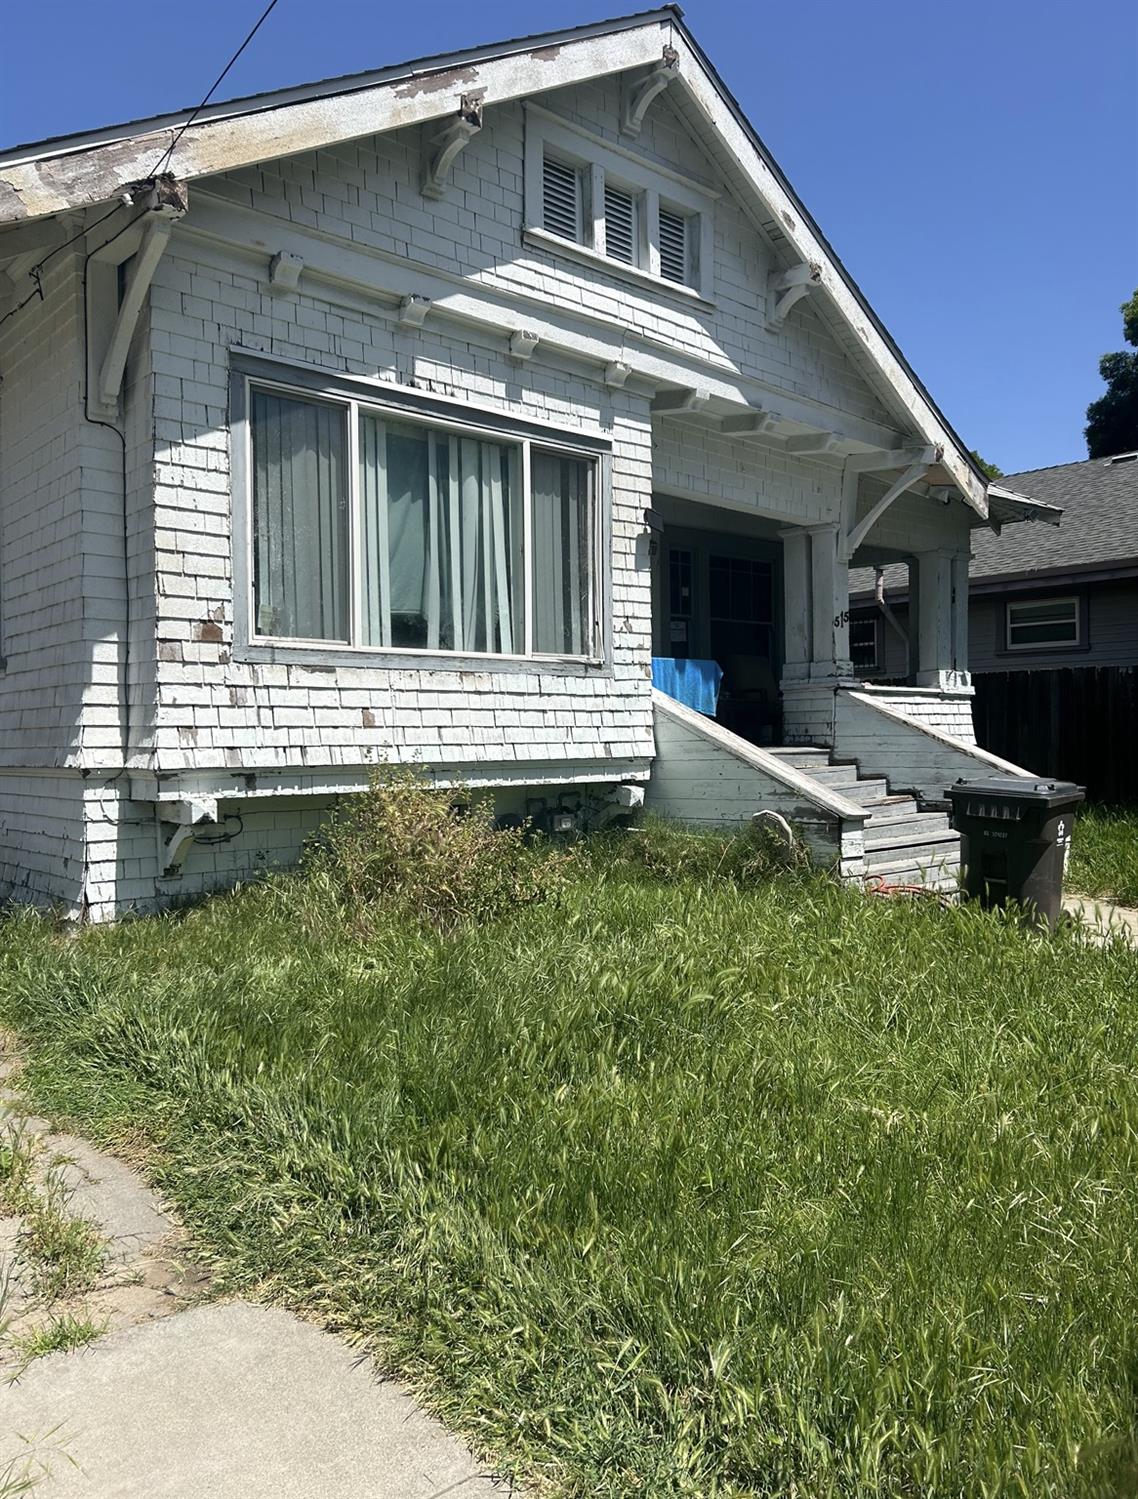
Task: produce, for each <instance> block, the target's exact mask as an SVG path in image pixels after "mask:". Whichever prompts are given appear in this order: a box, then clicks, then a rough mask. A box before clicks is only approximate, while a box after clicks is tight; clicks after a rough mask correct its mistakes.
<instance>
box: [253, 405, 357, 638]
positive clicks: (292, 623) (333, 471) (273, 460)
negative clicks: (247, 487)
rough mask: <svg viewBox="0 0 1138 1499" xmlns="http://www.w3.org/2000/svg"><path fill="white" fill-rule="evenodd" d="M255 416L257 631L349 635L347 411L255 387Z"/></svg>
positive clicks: (300, 635)
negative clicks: (345, 456) (345, 424)
mask: <svg viewBox="0 0 1138 1499" xmlns="http://www.w3.org/2000/svg"><path fill="white" fill-rule="evenodd" d="M251 419H252V432H253V595H254V616H255V617H254V628H255V630H256V633H257V634H258V635H276V636H283V637H286V638H290V639H297V640H347V639H348V553H349V537H348V525H349V523H348V495H347V484H346V483H345V458H344V447H345V441H344V439H345V432H344V412H343V409H342V408H341V407H336V406H333V405H330V404H327V403H325V402H321V401H305V400H297V399H294V398H292V397H289V396H279V395H275V394H273V393H272V392H270V391H265V390H257V389H254V390H253V392H252V411H251Z"/></svg>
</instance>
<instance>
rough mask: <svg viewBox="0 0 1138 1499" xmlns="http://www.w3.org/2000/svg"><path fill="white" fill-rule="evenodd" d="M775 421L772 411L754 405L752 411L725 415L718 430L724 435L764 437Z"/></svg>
mask: <svg viewBox="0 0 1138 1499" xmlns="http://www.w3.org/2000/svg"><path fill="white" fill-rule="evenodd" d="M777 421H778V417H777V416H776V415H775V414H774V412H773V411H763V410H761V409H760V408H759V407H755V408H754V409H753V410H752V411H741V412H739V413H738V414H737V415H735V416H725V417H724V418H723V420H722V421H721V422H720V424H719V430H720V431H721V432H722V433H723V435H724V436H725V437H765V436H766V435H767V433H768V432H770V431H771V430H772V429H773V428H774V426H775V424H776V422H777Z"/></svg>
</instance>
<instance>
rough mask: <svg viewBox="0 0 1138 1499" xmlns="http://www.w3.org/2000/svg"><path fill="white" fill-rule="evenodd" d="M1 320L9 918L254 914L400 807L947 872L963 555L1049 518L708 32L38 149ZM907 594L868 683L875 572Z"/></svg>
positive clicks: (346, 87)
mask: <svg viewBox="0 0 1138 1499" xmlns="http://www.w3.org/2000/svg"><path fill="white" fill-rule="evenodd" d="M0 288H2V292H0V317H2V318H3V322H2V323H0V376H2V384H0V629H2V644H0V650H2V654H3V670H2V672H0V761H2V763H0V891H2V892H3V893H7V894H12V895H15V896H16V897H17V898H21V899H33V900H36V901H39V902H52V903H57V904H58V905H59V906H60V907H62V908H63V909H65V910H67V911H70V912H72V913H74V914H77V915H81V916H86V917H88V918H91V919H105V918H109V917H112V916H114V915H115V914H116V913H120V912H123V911H125V910H127V909H131V908H137V909H146V908H150V907H153V906H154V905H156V904H160V903H161V902H162V901H163V900H169V899H170V898H172V897H177V896H181V895H185V894H190V893H195V892H198V891H201V890H204V889H208V888H211V887H215V886H219V885H223V884H226V883H232V882H233V881H235V880H237V879H240V878H242V877H245V876H248V875H251V874H253V873H255V872H256V871H257V870H258V869H261V868H263V867H266V866H268V865H271V864H274V863H281V862H287V861H289V860H292V859H294V858H295V857H296V855H297V852H298V850H299V848H300V846H301V844H302V841H303V840H304V838H305V837H306V836H307V835H308V834H309V833H310V832H311V831H312V829H313V828H314V827H316V826H317V825H318V823H319V821H320V819H321V817H322V816H324V815H325V814H326V812H327V809H328V808H329V807H330V806H331V805H332V803H333V802H334V800H335V799H336V798H338V797H342V796H344V795H346V794H349V793H351V792H353V791H358V790H359V789H361V788H362V787H363V786H365V785H366V783H367V779H368V775H369V770H370V768H371V767H373V766H374V765H376V764H377V763H388V762H413V763H416V764H419V765H421V766H422V767H424V769H425V770H426V771H427V772H428V773H429V774H430V775H432V776H434V777H435V778H436V779H437V780H438V781H439V782H440V783H442V784H458V783H460V782H461V783H463V784H464V785H466V786H468V787H472V788H490V789H492V790H493V792H494V795H495V796H496V798H497V800H498V802H499V803H500V807H501V810H502V812H503V814H506V813H515V814H516V813H519V812H521V813H526V812H528V813H529V814H531V815H533V816H534V817H535V818H536V819H537V821H538V822H539V823H542V824H545V825H548V824H551V823H555V824H556V825H557V826H559V827H569V826H576V825H583V824H587V823H589V822H597V821H604V820H606V819H608V818H611V817H613V816H624V815H627V814H628V813H629V812H630V811H632V810H633V809H635V807H637V806H638V805H640V804H641V802H643V801H644V799H645V797H646V798H647V803H648V805H649V806H651V805H656V806H657V807H658V808H660V809H661V810H662V811H664V812H666V813H670V814H673V815H675V816H679V817H684V818H689V819H691V820H693V821H696V822H701V823H732V822H735V823H739V822H742V821H744V820H746V819H747V818H749V817H750V816H751V815H752V814H753V813H754V812H756V811H758V810H761V809H764V808H770V809H774V810H778V811H782V812H783V813H785V814H787V815H789V816H790V817H792V818H793V819H794V820H795V821H797V822H798V823H799V825H800V826H801V827H802V829H803V831H804V833H805V834H806V836H807V837H808V838H809V840H810V842H811V844H812V845H813V846H814V847H815V848H816V849H817V850H818V851H819V852H820V853H823V854H828V855H829V856H831V857H832V858H834V859H835V860H837V861H839V863H840V869H841V872H842V874H843V875H844V876H845V877H846V878H849V879H860V878H863V877H865V876H866V875H867V874H869V875H879V876H881V877H884V878H896V879H902V878H914V877H922V872H923V877H927V878H930V879H937V878H942V877H944V876H945V874H946V873H948V872H950V871H951V869H952V867H953V864H954V861H955V859H956V851H957V844H956V838H955V835H954V834H953V833H951V831H950V830H949V829H948V826H947V823H946V821H945V819H944V817H943V815H942V814H941V811H939V810H938V809H937V808H936V807H935V805H933V806H930V803H935V802H936V801H937V799H938V798H939V797H941V795H942V794H943V789H944V786H945V785H946V783H948V782H949V781H951V780H954V779H956V778H957V777H958V776H961V775H969V774H973V773H976V772H981V773H982V772H984V771H985V770H988V769H990V768H992V766H993V765H1000V764H1001V762H998V761H994V759H993V757H991V756H988V755H985V754H984V753H983V752H981V751H979V750H977V748H976V746H975V741H974V739H973V735H972V727H971V713H970V698H969V693H970V688H969V679H968V673H967V670H966V661H967V641H966V638H965V637H966V629H967V595H968V590H967V573H968V557H969V534H970V532H971V530H972V529H973V528H975V527H977V526H984V525H988V524H1000V523H1006V522H1010V521H1016V520H1020V519H1024V518H1036V519H1039V518H1043V519H1048V518H1049V519H1056V518H1057V512H1055V511H1053V510H1049V509H1048V507H1046V506H1039V505H1036V504H1034V503H1033V502H1032V501H1031V500H1028V499H1025V498H1023V497H1021V496H1017V495H1013V494H1011V493H1009V492H1007V491H1002V490H997V489H995V488H991V487H989V486H988V484H987V483H986V481H985V479H984V477H983V475H982V474H981V473H979V472H978V471H977V470H976V468H975V466H974V464H973V463H972V462H971V461H970V459H969V457H968V453H967V451H966V450H965V448H964V446H963V445H962V443H961V441H960V439H959V438H957V436H956V435H955V434H954V432H953V431H952V429H951V428H950V427H949V425H948V424H947V422H946V421H945V419H944V417H943V416H942V415H941V414H940V412H939V411H938V410H937V407H936V406H935V404H934V403H933V401H932V398H931V397H930V396H929V394H928V393H927V391H926V390H925V389H924V387H923V386H922V385H921V383H920V381H919V380H918V379H917V377H916V375H915V374H914V373H913V371H912V370H911V369H910V368H909V366H908V364H907V363H906V362H905V359H904V357H903V356H902V354H901V353H900V351H899V350H898V348H897V347H896V345H895V344H894V343H893V342H892V341H891V339H890V337H889V335H888V334H887V332H886V331H885V329H884V328H883V327H882V325H881V323H880V322H879V321H878V319H877V318H876V317H875V315H874V313H873V311H872V310H871V308H870V307H869V306H868V305H867V303H866V301H865V299H864V297H863V296H862V295H861V293H860V292H859V291H858V289H857V287H856V286H855V285H854V283H853V282H852V281H851V279H850V277H849V275H848V274H847V273H846V271H845V270H844V269H843V268H842V266H841V264H840V262H839V261H838V260H837V258H836V256H835V255H834V252H833V251H832V250H831V248H830V247H829V245H828V244H827V242H826V240H825V239H824V237H823V236H822V233H821V231H820V230H819V229H818V227H817V226H816V225H815V224H814V222H813V220H812V219H811V217H810V215H809V213H808V212H807V211H806V209H805V208H804V207H803V206H802V204H801V203H800V202H799V200H798V199H797V197H796V196H795V194H794V192H793V190H792V188H791V187H790V185H789V184H788V183H787V181H786V179H785V178H784V177H783V175H782V173H781V172H780V171H779V169H778V167H777V166H776V165H775V163H774V162H773V161H772V159H771V157H770V155H769V153H768V152H767V150H766V149H765V147H764V146H763V144H762V142H761V141H760V140H759V138H758V136H757V135H756V134H755V131H754V129H753V128H752V126H751V125H750V124H749V122H748V121H747V120H746V119H745V118H744V117H743V115H742V114H741V112H740V110H739V108H738V106H737V105H736V104H735V102H734V101H733V99H732V98H731V96H730V94H729V93H728V91H727V90H726V88H725V87H724V85H723V83H722V82H721V81H720V79H719V78H718V77H717V75H716V73H715V71H714V69H713V68H712V66H711V65H710V63H709V62H708V60H707V58H706V57H705V56H704V55H703V53H702V52H701V51H700V48H699V46H698V45H697V43H696V42H695V41H694V40H693V38H692V36H691V34H690V33H689V32H688V30H687V29H686V28H685V26H684V25H683V23H682V21H681V19H680V12H679V11H678V10H676V9H675V8H673V7H671V6H667V7H664V8H662V9H659V10H655V11H650V12H647V13H644V14H641V15H636V16H630V17H627V18H624V19H620V20H614V21H610V22H606V23H603V24H599V25H593V26H586V27H580V28H577V29H575V30H570V31H563V32H557V33H553V34H548V35H543V36H537V37H529V38H525V39H522V40H519V41H512V42H507V43H502V44H500V45H495V46H488V47H483V48H479V49H477V50H473V51H468V52H463V53H458V54H452V55H449V56H441V57H432V58H428V59H425V60H423V61H420V62H415V63H410V64H405V65H401V66H397V67H389V68H383V69H380V70H378V71H375V72H371V73H363V74H360V75H358V76H353V77H350V78H344V79H337V80H335V81H333V82H330V83H320V84H316V85H313V86H310V87H302V88H288V89H284V90H282V91H280V92H279V93H270V94H262V95H258V96H257V97H255V98H251V99H242V100H238V101H235V102H231V103H225V104H216V105H212V106H210V107H208V108H206V109H204V110H202V111H201V112H200V113H198V114H196V115H195V116H194V117H192V118H190V117H188V116H187V115H184V114H183V115H170V116H165V117H162V118H158V119H153V120H146V121H142V122H136V123H132V124H129V125H124V126H114V127H110V128H107V129H102V130H95V131H92V132H90V133H88V134H85V135H82V136H72V137H66V138H63V139H58V140H52V141H48V142H44V143H40V144H36V145H31V146H27V147H23V148H18V149H13V150H8V151H6V152H4V153H0ZM935 305H936V304H935V299H932V300H930V303H929V308H930V312H929V316H930V317H932V316H935V315H936V314H935V311H934V309H935ZM946 336H948V337H951V336H954V335H953V330H946ZM898 561H905V562H908V564H909V576H910V587H911V594H910V597H911V598H913V599H915V600H916V601H917V602H916V603H915V606H914V607H913V608H912V609H911V610H910V614H911V617H912V618H913V621H914V624H913V634H914V650H913V661H914V663H915V680H914V684H913V686H912V687H907V688H898V687H889V688H883V687H875V686H870V685H867V684H865V683H863V682H860V681H858V680H857V678H856V677H855V675H854V672H853V669H852V666H851V661H850V645H849V630H848V618H849V588H848V569H849V567H850V565H851V564H852V565H856V566H862V565H882V564H888V563H893V562H898ZM720 672H721V673H722V682H721V683H719V691H718V697H717V698H716V696H715V693H714V685H715V682H716V681H717V680H718V677H719V674H720ZM654 673H655V681H656V683H657V684H658V685H657V686H654ZM685 683H687V684H689V685H690V687H691V688H692V690H693V692H695V693H697V694H699V693H702V694H703V695H704V697H705V698H707V694H708V692H709V691H710V698H709V699H708V700H705V701H702V702H701V701H699V699H698V696H695V697H693V698H692V699H691V701H690V702H687V703H685V702H684V701H681V700H680V699H683V698H684V697H685V696H686V693H687V689H686V688H685V686H684V684H685ZM665 686H666V687H668V689H669V691H668V692H665V691H661V690H660V688H661V687H665ZM669 692H670V693H671V694H673V695H669ZM697 707H702V708H703V710H704V711H697Z"/></svg>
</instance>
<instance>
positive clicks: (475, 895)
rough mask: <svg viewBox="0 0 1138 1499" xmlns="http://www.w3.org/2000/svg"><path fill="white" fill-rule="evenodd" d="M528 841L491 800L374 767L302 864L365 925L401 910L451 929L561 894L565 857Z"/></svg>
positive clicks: (523, 829) (409, 772) (408, 772)
mask: <svg viewBox="0 0 1138 1499" xmlns="http://www.w3.org/2000/svg"><path fill="white" fill-rule="evenodd" d="M531 839H532V830H531V829H530V827H529V826H528V825H527V824H525V823H522V824H520V825H518V826H507V827H500V826H498V825H496V822H495V817H494V809H493V805H492V803H491V802H490V801H489V800H488V799H486V798H484V797H478V796H473V797H471V796H468V795H467V794H465V793H463V792H461V791H459V792H456V791H453V790H441V789H437V788H435V787H433V786H431V785H429V784H428V783H427V782H426V781H425V780H424V779H423V777H422V775H421V774H420V773H419V772H417V771H415V770H413V769H403V770H400V769H390V768H385V769H382V770H380V769H377V770H375V771H373V773H372V776H371V780H370V784H369V787H368V790H367V792H366V793H364V794H363V795H361V796H353V797H351V798H349V799H347V800H346V801H345V802H344V803H343V805H342V806H341V807H339V808H338V809H337V810H336V812H335V813H334V814H333V815H332V817H331V818H330V819H329V820H328V822H327V824H326V825H325V826H324V827H323V828H322V829H321V831H320V833H319V834H318V836H317V837H316V839H315V840H314V841H313V844H312V846H311V847H310V849H309V850H308V852H307V856H306V860H305V867H306V871H307V874H308V877H309V879H310V881H314V882H316V884H317V885H318V886H323V887H324V888H325V889H326V890H328V891H331V892H335V893H336V895H337V896H338V897H339V902H340V904H341V906H342V908H343V909H344V910H346V912H347V913H348V914H349V916H350V919H351V920H352V921H353V922H354V923H355V924H357V925H359V926H362V927H363V928H364V929H371V928H373V927H374V926H375V925H376V923H377V922H383V921H386V920H388V919H390V917H391V916H392V915H393V914H395V915H399V916H402V917H411V918H413V919H415V920H423V921H426V922H429V923H431V924H432V925H434V926H436V927H438V928H439V929H440V930H443V931H453V930H455V929H456V928H458V927H461V926H463V925H467V924H477V923H479V922H487V921H493V920H495V919H497V918H498V917H501V916H503V915H506V914H507V913H508V912H510V911H514V910H518V909H521V908H524V907H526V906H531V905H535V904H537V903H539V902H542V901H546V900H548V899H549V898H550V897H551V896H553V895H554V894H555V893H556V892H557V890H558V889H559V888H560V887H561V885H562V883H563V880H564V877H565V871H566V864H567V855H566V854H565V853H563V852H555V851H554V850H552V849H551V848H550V847H549V846H548V845H543V846H540V847H533V846H531Z"/></svg>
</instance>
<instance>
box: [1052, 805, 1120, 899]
mask: <svg viewBox="0 0 1138 1499" xmlns="http://www.w3.org/2000/svg"><path fill="white" fill-rule="evenodd" d="M1067 887H1068V889H1070V890H1073V891H1075V892H1077V893H1078V894H1079V895H1098V896H1102V897H1103V899H1105V900H1111V901H1114V902H1116V903H1117V904H1118V905H1122V906H1138V807H1099V806H1089V807H1086V808H1084V810H1083V811H1082V812H1081V813H1080V814H1079V818H1078V820H1077V821H1076V823H1075V834H1074V838H1073V840H1072V845H1071V861H1070V864H1069V866H1068V870H1067Z"/></svg>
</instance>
